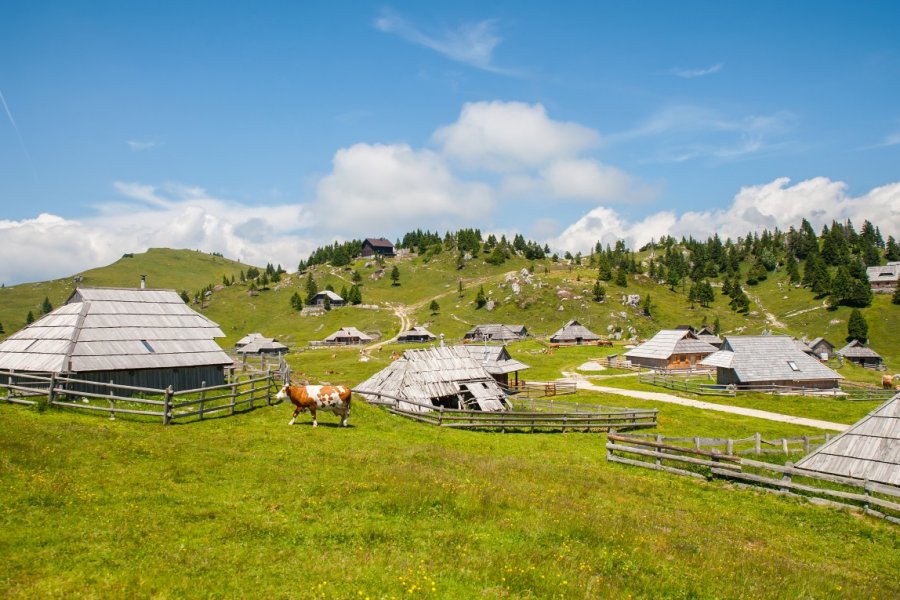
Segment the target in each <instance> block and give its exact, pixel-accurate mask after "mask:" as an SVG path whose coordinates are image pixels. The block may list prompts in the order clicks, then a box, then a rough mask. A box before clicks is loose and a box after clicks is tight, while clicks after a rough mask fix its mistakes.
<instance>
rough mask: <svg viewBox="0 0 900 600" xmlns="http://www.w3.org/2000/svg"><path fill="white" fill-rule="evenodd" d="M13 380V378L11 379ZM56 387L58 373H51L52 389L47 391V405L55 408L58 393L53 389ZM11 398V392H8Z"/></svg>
mask: <svg viewBox="0 0 900 600" xmlns="http://www.w3.org/2000/svg"><path fill="white" fill-rule="evenodd" d="M10 379H12V377H10ZM10 383H12V381H10ZM55 387H56V373H50V389H49V390H47V404H48V405H49V406H53V403H54V402H55V401H56V391H55V390H54V389H53V388H55ZM8 397H9V390H7V398H8Z"/></svg>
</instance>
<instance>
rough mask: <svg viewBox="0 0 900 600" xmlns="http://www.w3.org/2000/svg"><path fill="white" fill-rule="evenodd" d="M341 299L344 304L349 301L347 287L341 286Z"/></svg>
mask: <svg viewBox="0 0 900 600" xmlns="http://www.w3.org/2000/svg"><path fill="white" fill-rule="evenodd" d="M341 299H342V300H343V301H344V302H346V301H347V300H348V299H349V292H348V291H347V286H346V285H345V286H341Z"/></svg>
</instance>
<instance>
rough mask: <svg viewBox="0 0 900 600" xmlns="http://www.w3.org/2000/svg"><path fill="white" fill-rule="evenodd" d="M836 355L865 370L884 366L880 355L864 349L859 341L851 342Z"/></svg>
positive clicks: (869, 349) (864, 346)
mask: <svg viewBox="0 0 900 600" xmlns="http://www.w3.org/2000/svg"><path fill="white" fill-rule="evenodd" d="M837 353H838V354H840V355H841V356H843V357H844V358H845V359H846V360H849V361H850V362H854V363H856V364H858V365H859V366H861V367H866V368H867V369H879V368H881V367H882V365H883V364H884V359H883V358H881V355H879V354H878V353H877V352H875V351H874V350H872V349H871V348H866V345H865V344H863V343H862V342H860V341H859V340H853V341H852V342H850V343H849V344H847V345H846V346H844V347H843V348H841V349H840V350H838V351H837Z"/></svg>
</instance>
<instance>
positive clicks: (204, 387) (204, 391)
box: [200, 381, 206, 421]
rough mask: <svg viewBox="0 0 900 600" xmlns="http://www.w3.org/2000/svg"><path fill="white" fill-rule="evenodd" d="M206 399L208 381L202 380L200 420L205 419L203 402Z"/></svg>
mask: <svg viewBox="0 0 900 600" xmlns="http://www.w3.org/2000/svg"><path fill="white" fill-rule="evenodd" d="M205 400H206V382H205V381H201V382H200V420H201V421H202V420H203V402H204V401H205Z"/></svg>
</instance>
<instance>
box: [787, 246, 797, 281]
mask: <svg viewBox="0 0 900 600" xmlns="http://www.w3.org/2000/svg"><path fill="white" fill-rule="evenodd" d="M784 270H785V271H787V274H788V278H789V279H790V282H791V283H798V282H799V281H800V268H799V267H798V266H797V259H796V258H794V253H793V252H791V251H790V250H788V253H787V256H786V257H785V258H784Z"/></svg>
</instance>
